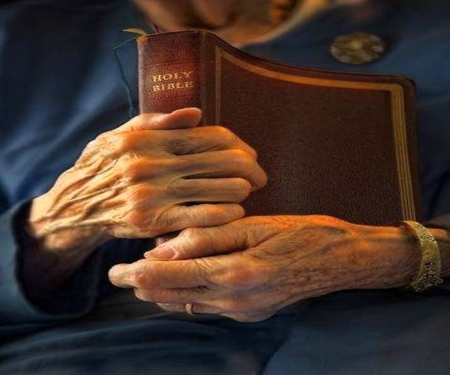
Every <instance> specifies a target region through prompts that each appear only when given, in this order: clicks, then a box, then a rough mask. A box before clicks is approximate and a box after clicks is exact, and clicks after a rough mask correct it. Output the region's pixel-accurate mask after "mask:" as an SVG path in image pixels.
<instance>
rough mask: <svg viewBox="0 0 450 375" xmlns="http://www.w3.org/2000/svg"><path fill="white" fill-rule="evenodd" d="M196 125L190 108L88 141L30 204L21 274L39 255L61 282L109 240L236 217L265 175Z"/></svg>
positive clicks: (238, 144)
mask: <svg viewBox="0 0 450 375" xmlns="http://www.w3.org/2000/svg"><path fill="white" fill-rule="evenodd" d="M200 118H201V112H200V111H199V110H198V109H196V108H187V109H182V110H178V111H175V112H173V113H172V114H169V115H162V114H149V115H141V116H138V117H136V118H134V119H132V120H131V121H130V122H128V123H126V124H124V125H123V126H121V127H119V128H117V129H114V130H112V131H109V132H106V133H104V134H101V135H100V136H98V137H97V138H96V139H95V140H93V141H92V142H90V143H89V144H88V145H87V147H86V148H85V150H84V151H83V152H82V154H81V156H80V158H79V159H78V160H77V161H76V163H75V165H74V166H73V167H72V168H70V169H69V170H67V171H66V172H65V173H63V174H62V175H61V176H60V177H59V178H58V180H57V181H56V183H55V185H54V186H53V187H52V188H51V189H50V190H49V191H48V192H47V193H46V194H44V195H42V196H40V197H38V198H36V199H35V200H34V201H33V204H32V207H31V213H30V225H29V228H28V230H29V232H30V233H31V234H32V235H33V236H34V237H35V238H36V240H37V242H38V244H39V251H35V252H34V253H32V254H28V255H30V256H29V257H28V258H27V262H28V263H27V264H26V266H28V269H27V273H31V275H33V274H34V273H37V272H39V270H35V271H33V270H34V269H37V268H38V266H39V265H40V263H41V262H43V260H44V259H45V257H46V256H47V260H46V261H45V262H44V263H46V266H47V268H48V271H50V272H53V273H54V272H58V273H59V274H60V276H59V277H63V275H64V278H65V277H67V275H68V274H70V272H71V270H73V269H74V268H76V266H77V265H79V264H81V262H82V261H83V260H84V259H85V258H86V257H87V256H88V255H89V254H90V253H91V252H92V251H93V250H94V249H95V248H96V247H97V246H99V245H101V244H103V243H104V242H106V241H108V240H110V239H112V238H147V237H155V236H159V235H162V234H164V233H168V232H171V231H177V230H180V229H184V228H186V227H192V226H205V225H208V226H209V225H220V224H224V223H227V222H229V221H231V220H235V219H238V218H240V217H242V216H243V215H244V210H243V208H242V207H241V206H240V204H239V203H240V202H241V201H242V200H244V199H245V198H246V197H247V196H248V194H249V193H250V192H251V191H252V190H255V189H258V188H260V187H262V186H264V185H265V183H266V175H265V173H264V172H263V170H262V169H261V168H260V167H259V165H258V163H257V162H256V153H255V151H254V150H253V149H252V148H251V147H249V146H248V145H246V144H245V143H244V142H242V141H241V140H240V139H239V138H238V137H237V136H235V135H234V134H232V133H231V132H230V131H228V130H226V129H225V128H223V127H219V126H208V127H196V125H197V124H198V123H199V121H200ZM193 203H195V204H193ZM43 268H46V267H45V266H44V267H43ZM41 269H42V267H41ZM58 270H59V271H58ZM29 277H30V279H33V277H31V276H29ZM50 279H51V278H50ZM53 281H55V280H53ZM49 283H50V281H49ZM56 284H58V283H56ZM44 289H45V288H44Z"/></svg>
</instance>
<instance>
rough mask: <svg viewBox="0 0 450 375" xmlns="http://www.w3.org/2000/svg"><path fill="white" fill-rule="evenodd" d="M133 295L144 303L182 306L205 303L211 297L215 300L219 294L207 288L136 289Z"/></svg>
mask: <svg viewBox="0 0 450 375" xmlns="http://www.w3.org/2000/svg"><path fill="white" fill-rule="evenodd" d="M134 294H135V295H136V297H137V298H139V299H140V300H142V301H146V302H157V303H167V304H184V303H188V302H189V301H196V302H202V303H206V302H207V301H208V300H210V299H211V298H212V297H215V298H217V297H218V296H220V294H221V293H220V292H217V291H212V290H210V289H208V288H207V287H195V288H171V289H158V288H153V289H142V288H136V289H135V290H134Z"/></svg>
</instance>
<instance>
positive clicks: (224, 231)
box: [144, 206, 249, 259]
mask: <svg viewBox="0 0 450 375" xmlns="http://www.w3.org/2000/svg"><path fill="white" fill-rule="evenodd" d="M192 207H193V208H195V207H196V206H192ZM188 208H191V207H188ZM243 220H245V219H243ZM241 222H242V220H238V221H234V222H230V223H228V224H225V225H223V226H214V225H211V226H205V228H192V227H187V228H188V229H184V230H183V231H181V232H180V233H179V234H178V236H176V237H174V238H171V239H169V240H167V241H166V242H164V243H163V244H161V245H159V246H157V247H156V248H154V249H153V250H150V251H149V252H147V253H146V254H144V256H146V257H147V256H148V257H151V258H153V257H157V258H160V259H194V258H199V257H209V256H214V255H219V254H226V253H229V252H235V251H239V250H244V249H246V248H247V247H248V246H249V241H248V235H249V234H248V233H247V229H246V224H245V223H243V222H242V223H241ZM198 227H200V225H199V226H198Z"/></svg>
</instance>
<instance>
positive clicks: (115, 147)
mask: <svg viewBox="0 0 450 375" xmlns="http://www.w3.org/2000/svg"><path fill="white" fill-rule="evenodd" d="M138 140H139V139H138V138H137V137H136V135H135V134H133V133H132V132H127V133H116V134H114V135H111V136H110V137H109V138H108V141H107V143H106V145H105V146H106V147H108V148H109V151H110V153H111V154H113V155H124V154H127V153H129V152H132V151H133V150H136V149H137V148H138V147H137V146H138V145H137V143H138Z"/></svg>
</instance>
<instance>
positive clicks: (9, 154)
mask: <svg viewBox="0 0 450 375" xmlns="http://www.w3.org/2000/svg"><path fill="white" fill-rule="evenodd" d="M364 9H365V10H364V11H361V8H360V9H359V10H358V8H356V7H352V6H349V7H340V8H336V9H331V10H329V11H326V12H323V13H321V14H320V15H318V16H317V17H315V18H314V19H312V20H310V21H308V22H306V23H304V24H302V25H300V26H297V27H295V28H293V29H292V30H291V31H289V32H288V33H286V34H284V35H283V36H281V37H279V38H276V39H274V40H272V41H268V42H264V43H258V44H252V45H248V46H246V47H244V49H246V50H247V51H248V52H250V53H253V54H255V55H258V56H261V57H264V58H268V59H271V60H274V61H278V62H282V63H287V64H292V65H299V66H304V67H312V68H323V69H333V70H341V71H355V72H370V73H388V74H401V75H406V76H409V77H411V78H413V79H414V80H415V81H416V84H417V89H418V108H419V149H420V154H421V185H422V193H423V205H424V209H425V218H426V219H427V220H432V219H436V218H439V217H441V219H440V220H441V221H440V222H441V224H442V223H443V224H444V225H446V226H448V227H450V224H449V220H448V218H445V216H443V215H446V214H449V213H450V69H449V68H448V61H449V60H450V23H449V22H448V15H449V14H450V3H449V2H448V1H446V0H390V1H388V0H386V1H383V0H372V1H370V2H369V6H368V7H366V8H364ZM128 27H145V25H143V22H142V19H141V17H140V16H139V14H138V13H137V11H136V9H135V7H134V6H133V4H132V3H131V2H130V1H126V0H95V1H88V0H17V1H11V2H7V3H5V4H3V5H0V171H1V173H0V212H1V213H2V215H1V216H0V259H1V262H0V342H1V346H0V374H31V373H36V374H46V375H47V374H58V375H59V374H90V373H95V374H140V373H143V374H144V373H145V374H153V373H154V374H158V375H159V374H178V373H183V374H188V373H192V374H254V373H263V372H264V373H265V374H283V375H286V374H345V375H349V374H361V373H364V374H378V373H382V374H423V375H425V374H427V375H428V374H444V373H448V369H449V368H450V349H447V347H449V345H448V339H449V337H450V313H449V311H450V301H449V299H448V297H447V296H445V293H444V292H445V291H444V292H442V293H435V294H434V295H427V296H417V295H408V294H405V293H403V292H400V291H396V290H389V291H348V292H342V293H335V294H332V295H329V296H325V297H322V298H318V299H316V300H314V301H308V302H306V303H300V304H299V305H298V306H295V309H290V310H289V312H281V313H280V314H278V315H277V316H275V317H273V318H271V319H269V320H267V321H265V322H260V323H252V324H243V323H238V322H234V321H230V320H227V319H222V318H218V317H199V318H190V319H188V318H187V317H186V316H184V315H182V314H178V315H177V314H167V315H161V316H158V315H157V314H154V307H151V306H150V304H147V305H145V304H139V306H137V305H136V310H139V311H140V313H139V314H133V313H131V314H129V315H127V314H125V315H123V316H119V315H114V311H108V314H105V315H102V319H103V320H100V318H98V317H97V318H96V317H95V316H90V315H89V314H88V313H89V311H91V310H92V309H93V308H94V306H95V304H96V303H97V301H98V300H99V299H101V298H102V296H104V295H106V294H109V293H110V292H111V291H113V288H112V287H111V286H110V285H109V283H108V282H107V280H106V277H105V275H106V271H107V270H108V268H109V267H110V266H111V265H112V264H115V263H118V262H123V261H131V260H133V259H135V258H136V257H139V256H140V255H141V254H142V252H143V251H145V250H147V249H148V248H149V246H151V244H150V243H149V242H147V241H137V240H136V241H130V240H128V241H125V240H121V241H119V240H118V241H113V242H111V243H108V244H107V245H106V246H104V247H102V248H101V249H99V250H98V251H97V252H96V253H95V254H94V255H93V256H92V257H91V258H90V259H88V261H87V262H86V264H84V265H83V267H82V268H81V269H80V270H79V272H78V273H77V274H76V275H75V276H74V277H73V278H72V279H71V280H69V281H68V282H67V284H66V285H65V286H64V287H63V288H62V289H61V290H59V291H58V292H56V293H55V294H53V295H52V296H49V297H48V298H47V299H45V300H42V301H34V302H32V301H30V300H29V299H28V298H27V295H26V291H24V290H23V288H22V285H21V281H20V280H21V278H20V255H21V252H22V251H23V249H24V248H25V247H26V246H28V243H27V239H26V237H24V236H22V235H21V226H22V223H23V220H24V217H26V210H27V205H28V202H29V201H30V199H32V198H33V197H35V196H38V195H40V194H42V193H44V192H45V191H47V190H48V189H49V188H50V187H51V186H52V184H53V183H54V181H55V179H56V178H57V176H58V175H59V174H61V173H62V172H63V171H64V170H66V169H68V168H69V167H70V166H72V165H73V163H74V161H75V160H76V159H77V157H78V155H79V153H80V152H81V150H82V149H83V148H84V147H85V145H86V144H87V143H88V142H89V141H90V140H92V139H93V138H95V136H96V135H98V134H100V133H102V132H104V131H106V130H110V129H113V128H115V127H117V126H119V125H121V124H122V123H124V122H125V121H126V120H127V119H129V117H130V116H132V115H134V114H136V113H135V108H136V92H135V87H136V80H137V78H136V52H135V47H134V43H133V42H132V41H131V42H127V41H129V40H130V36H129V35H128V34H125V33H123V32H122V29H124V28H128ZM354 31H366V32H371V33H374V34H377V35H378V36H380V37H381V38H382V39H384V40H385V41H386V42H387V43H388V52H387V53H386V54H385V56H383V58H382V59H380V60H379V61H377V62H374V63H371V64H367V65H361V66H351V65H345V64H342V63H340V62H338V61H336V60H335V59H334V58H333V57H332V56H331V55H330V53H329V51H328V48H329V45H330V44H331V42H332V41H333V40H334V38H336V37H337V36H339V35H343V34H347V33H350V32H354ZM442 217H443V219H442ZM437 220H439V219H437ZM106 309H108V306H107V307H106ZM110 309H112V307H111V308H110ZM133 309H134V307H133ZM146 309H148V312H149V313H151V314H153V318H152V319H141V317H142V316H143V315H145V311H146ZM152 309H153V310H152ZM292 311H294V312H292ZM141 312H143V313H142V314H141ZM86 314H88V315H87V317H85V316H86ZM135 315H137V316H135ZM130 316H133V318H129V317H130ZM105 317H106V318H105ZM124 317H126V318H124ZM431 363H432V365H433V368H432V369H430V367H429V365H430V364H431Z"/></svg>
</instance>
